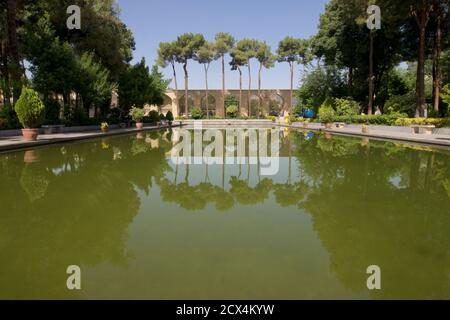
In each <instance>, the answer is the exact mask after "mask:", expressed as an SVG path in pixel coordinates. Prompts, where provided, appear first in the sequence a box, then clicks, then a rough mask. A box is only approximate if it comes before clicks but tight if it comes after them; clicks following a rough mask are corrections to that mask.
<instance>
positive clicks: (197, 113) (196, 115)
mask: <svg viewBox="0 0 450 320" xmlns="http://www.w3.org/2000/svg"><path fill="white" fill-rule="evenodd" d="M191 118H192V119H195V120H199V119H203V111H202V109H200V108H193V109H192V110H191Z"/></svg>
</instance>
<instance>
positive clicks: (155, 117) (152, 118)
mask: <svg viewBox="0 0 450 320" xmlns="http://www.w3.org/2000/svg"><path fill="white" fill-rule="evenodd" d="M159 121H161V118H160V117H159V113H158V111H155V110H152V111H150V113H149V114H148V116H147V117H145V118H144V122H146V123H151V124H156V123H158V122H159Z"/></svg>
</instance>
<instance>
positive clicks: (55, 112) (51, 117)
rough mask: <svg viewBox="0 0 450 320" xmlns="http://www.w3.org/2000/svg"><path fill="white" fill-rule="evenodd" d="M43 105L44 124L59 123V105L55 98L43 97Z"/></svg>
mask: <svg viewBox="0 0 450 320" xmlns="http://www.w3.org/2000/svg"><path fill="white" fill-rule="evenodd" d="M44 105H45V117H44V118H45V121H44V124H59V123H60V122H61V120H60V119H59V116H60V111H61V105H60V104H59V102H58V101H56V100H55V99H51V98H47V99H44Z"/></svg>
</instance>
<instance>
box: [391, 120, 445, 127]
mask: <svg viewBox="0 0 450 320" xmlns="http://www.w3.org/2000/svg"><path fill="white" fill-rule="evenodd" d="M395 125H397V126H412V125H419V126H427V125H432V126H436V128H442V127H450V118H400V119H397V121H395Z"/></svg>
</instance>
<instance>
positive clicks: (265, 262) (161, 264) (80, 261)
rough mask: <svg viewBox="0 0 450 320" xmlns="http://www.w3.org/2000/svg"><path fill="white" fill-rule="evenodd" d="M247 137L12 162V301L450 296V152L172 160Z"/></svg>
mask: <svg viewBox="0 0 450 320" xmlns="http://www.w3.org/2000/svg"><path fill="white" fill-rule="evenodd" d="M251 132H252V130H249V131H245V130H236V131H233V130H229V131H228V132H224V131H214V130H213V132H211V130H210V132H209V133H207V132H205V131H197V132H193V131H189V130H174V131H165V132H148V133H144V134H138V135H136V134H135V135H129V136H120V137H111V138H105V139H99V140H94V141H89V142H83V143H74V144H66V145H60V146H53V147H49V148H42V149H37V150H31V151H23V152H15V153H7V154H0V298H7V299H12V298H20V299H35V298H58V299H59V298H63V299H66V298H68V299H103V298H113V299H114V298H125V299H129V298H138V299H141V298H142V299H247V298H250V299H313V298H326V299H335V298H339V299H354V298H362V299H391V298H393V299H398V298H426V299H431V298H437V299H443V298H446V299H449V298H450V153H449V150H448V149H447V150H445V149H433V148H428V147H420V146H413V145H406V144H398V143H393V142H383V141H368V140H362V139H360V138H348V137H340V136H325V135H320V134H314V133H310V132H302V131H292V132H289V131H278V130H266V131H265V130H261V132H266V133H268V134H269V133H270V138H269V140H268V141H269V143H272V144H273V143H275V142H276V143H278V144H279V148H278V150H277V152H279V158H276V159H279V163H278V164H277V165H276V166H275V168H276V169H277V170H275V171H274V172H272V173H273V174H264V173H263V169H264V168H263V166H264V160H267V159H264V157H262V156H261V157H259V156H258V155H262V153H261V148H263V147H262V146H264V143H263V142H264V141H262V140H258V143H256V145H255V144H254V143H247V144H246V146H244V147H242V146H241V147H239V146H237V145H236V146H235V148H233V146H232V143H231V145H230V143H225V145H223V150H222V151H223V152H222V151H218V150H215V151H213V152H212V153H211V158H214V159H216V160H217V159H218V158H221V157H222V158H223V159H227V161H225V163H226V164H225V165H223V164H221V163H219V162H218V161H216V162H214V161H212V162H211V163H209V162H207V161H202V159H200V161H197V160H199V159H194V161H185V162H186V163H183V162H182V161H179V160H180V159H182V158H183V156H186V154H185V153H186V152H187V151H186V150H184V151H183V153H180V157H176V156H174V155H175V153H174V150H177V146H179V145H180V143H181V142H182V141H184V142H188V140H186V139H187V138H186V137H190V136H192V137H194V136H196V135H197V138H198V137H199V136H200V138H202V136H204V135H205V134H206V135H209V136H210V137H211V136H214V137H215V139H214V138H212V139H210V140H208V139H205V140H208V141H216V142H217V139H218V137H219V136H224V137H230V136H233V135H234V136H239V135H241V137H242V136H244V137H245V136H246V134H247V135H248V136H251V135H252V133H251ZM210 137H209V138H210ZM193 139H194V138H193ZM246 139H247V138H246ZM208 141H203V142H202V143H201V148H203V151H205V150H209V151H211V149H207V148H208V147H210V146H211V145H210V144H212V143H211V142H208ZM245 141H250V140H249V139H247V140H245ZM194 144H195V143H193V144H192V148H191V150H192V154H194V152H195V150H196V149H198V146H197V147H196V146H194ZM236 144H237V140H236ZM219 146H220V144H219ZM258 148H259V150H258ZM239 149H240V151H241V152H244V154H243V155H242V154H241V155H240V161H229V160H233V157H234V158H237V157H238V152H239ZM268 149H270V147H268ZM269 151H270V150H269ZM252 154H253V156H256V157H253V160H255V159H256V161H251V159H250V158H252ZM269 155H270V153H269ZM246 157H248V159H247V160H250V161H244V160H245V158H246ZM235 160H236V159H235ZM233 162H234V163H233ZM69 265H78V266H80V267H81V271H82V290H80V291H70V290H68V289H67V287H66V280H67V277H68V275H67V274H66V269H67V267H68V266H69ZM370 265H378V266H379V267H380V268H381V272H382V278H381V280H382V289H381V290H375V291H370V290H368V288H367V285H366V283H367V278H368V277H369V275H368V274H367V273H366V270H367V267H368V266H370Z"/></svg>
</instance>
